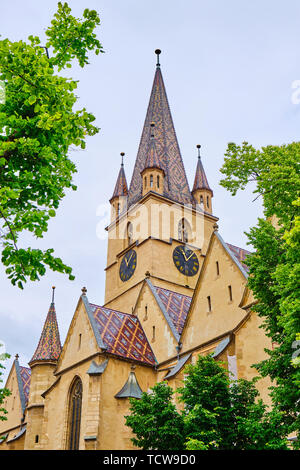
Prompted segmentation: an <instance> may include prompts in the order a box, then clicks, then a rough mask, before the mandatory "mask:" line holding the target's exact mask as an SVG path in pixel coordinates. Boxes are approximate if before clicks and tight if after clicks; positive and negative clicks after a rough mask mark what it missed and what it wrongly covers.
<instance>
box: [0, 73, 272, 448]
mask: <svg viewBox="0 0 300 470" xmlns="http://www.w3.org/2000/svg"><path fill="white" fill-rule="evenodd" d="M160 73H161V72H160V70H157V71H156V75H155V80H154V86H153V90H152V94H151V98H150V102H151V99H152V100H153V103H154V104H155V103H156V102H157V101H155V97H156V95H155V93H156V90H157V89H158V90H159V87H161V88H160V95H159V96H164V95H163V93H165V91H164V87H163V83H162V78H161V75H160ZM157 96H158V95H157ZM162 100H163V98H162ZM154 104H153V110H154V111H153V113H152V114H153V115H151V116H149V119H148V118H147V119H148V122H152V121H153V120H155V106H154ZM149 109H152V108H151V107H149ZM149 109H148V112H150V111H149ZM159 112H161V113H163V112H167V111H164V108H163V101H162V105H161V109H160V108H158V111H157V113H159ZM168 112H169V111H168ZM147 119H146V123H145V126H146V125H147ZM163 119H165V124H168V122H169V121H168V119H169V117H168V115H165V116H164V115H163V114H162V120H163ZM157 122H160V120H159V119H157ZM172 125H173V124H172ZM165 128H166V129H167V125H165ZM156 132H157V134H156V135H157V136H158V138H164V135H162V132H161V131H160V128H159V127H158V126H157V127H156ZM166 132H169V134H170V136H171V137H170V139H171V140H172V135H173V134H172V132H173V130H172V129H171V130H168V131H166ZM146 133H147V129H146V127H145V128H144V131H143V135H146ZM148 138H149V136H148ZM167 138H169V137H168V136H166V137H165V139H166V145H167V147H165V148H167V149H169V150H168V151H169V152H170V154H169V157H168V161H169V162H170V163H169V167H168V169H167V170H165V168H164V171H162V170H160V169H157V168H155V169H153V171H152V170H151V168H150V169H149V168H148V169H147V170H146V171H143V168H141V169H140V173H141V174H140V178H141V182H140V183H139V184H140V188H141V189H140V197H139V200H138V201H134V202H133V203H131V204H130V197H131V195H133V194H134V191H137V190H136V186H135V182H136V180H134V178H136V176H133V182H132V184H131V186H130V187H129V189H128V188H127V183H126V180H124V178H125V177H124V176H122V178H123V179H122V182H121V184H120V185H119V186H118V182H117V185H116V189H115V192H114V196H113V198H112V199H111V205H112V216H111V223H110V225H109V226H108V227H107V233H108V249H107V265H106V268H105V270H106V285H105V300H104V302H105V303H104V306H103V307H99V309H100V310H99V311H100V312H102V313H101V314H100V316H101V315H102V316H103V315H104V316H105V314H106V315H107V318H108V316H109V315H113V314H114V312H117V313H116V314H115V315H116V318H125V320H126V319H128V322H131V323H132V324H134V325H136V326H137V328H138V326H139V328H140V330H139V331H140V333H139V334H140V335H141V332H142V336H143V340H142V341H143V343H142V344H143V348H144V352H143V353H141V356H140V357H139V356H137V357H139V359H135V358H134V357H133V356H132V355H130V354H129V350H126V347H125V346H124V349H125V353H124V354H123V355H122V353H120V351H122V347H121V346H120V345H119V346H118V348H119V349H117V347H116V346H114V347H115V349H113V348H112V347H107V344H106V343H105V341H107V338H108V336H105V334H106V331H105V327H103V328H102V327H101V328H100V326H99V325H100V323H97V322H96V321H95V318H96V313H95V312H97V310H95V309H96V307H97V306H93V305H92V304H89V302H88V298H87V293H86V291H85V289H83V293H82V295H81V296H80V297H79V300H78V304H77V307H76V310H75V312H74V315H73V319H72V321H71V324H70V327H69V331H68V333H67V337H66V339H65V341H64V344H63V346H62V349H61V352H60V355H59V358H58V359H57V360H56V361H49V360H48V361H47V360H43V359H42V358H38V359H37V360H35V361H33V362H32V363H31V382H30V391H29V396H28V398H27V401H26V405H25V406H24V397H23V402H22V400H21V398H20V397H21V395H20V387H21V384H20V380H19V379H18V373H17V372H18V371H17V367H18V362H17V360H16V361H15V363H14V365H13V367H12V370H11V372H10V374H9V377H8V381H7V384H6V386H7V387H8V388H9V389H10V390H11V391H12V395H11V396H10V397H8V398H7V399H6V402H5V403H4V406H5V407H6V409H7V410H8V419H7V421H3V422H0V438H1V437H2V438H3V440H2V443H1V444H0V450H11V449H31V450H33V449H39V450H40V449H45V450H46V449H58V450H59V449H69V448H70V447H72V446H73V448H78V449H82V450H83V449H89V450H96V449H98V450H100V449H102V450H104V449H122V450H124V449H133V444H132V442H131V437H132V435H131V431H130V429H129V428H127V427H126V426H125V419H124V416H125V415H126V414H128V412H129V398H128V396H125V395H126V393H127V392H126V393H125V392H124V390H125V389H126V384H127V383H128V380H129V379H130V377H131V379H132V380H134V381H135V382H134V383H135V387H136V390H140V391H148V390H149V388H150V387H152V386H153V385H154V384H155V383H156V382H160V381H163V380H164V379H165V377H166V376H167V375H170V377H169V378H167V381H168V383H169V384H170V386H171V387H172V388H173V389H176V388H177V387H178V386H180V385H181V381H182V379H183V373H184V372H183V371H184V366H183V367H182V368H181V369H180V370H178V372H177V373H172V370H173V368H174V367H175V366H176V364H177V363H178V362H179V361H181V360H184V361H185V364H188V363H195V362H196V360H197V356H198V355H199V354H200V355H204V354H208V353H214V355H215V358H216V359H221V360H222V361H224V362H225V366H227V367H228V369H229V370H230V371H231V372H232V374H233V376H234V377H235V378H241V377H243V378H248V379H250V378H252V377H253V376H254V375H256V371H255V370H254V369H253V368H252V367H251V366H252V364H253V363H256V362H259V361H261V360H262V359H264V358H265V356H266V354H265V352H264V348H268V347H271V345H270V342H269V340H268V338H267V337H266V336H265V334H264V332H263V330H262V329H261V328H259V326H260V319H259V318H258V317H257V315H256V314H255V313H254V312H251V311H250V307H251V306H252V305H253V304H254V303H255V301H254V299H253V297H252V294H251V292H249V290H248V288H247V271H246V267H245V265H244V264H243V257H242V253H243V250H241V249H238V248H237V247H232V246H230V245H228V244H227V243H225V242H224V241H223V239H222V237H221V236H220V234H219V231H218V225H217V221H218V218H217V217H216V216H214V215H213V213H212V200H211V198H212V196H213V193H212V190H211V189H210V188H209V187H208V183H207V180H206V177H205V174H204V175H203V174H200V176H199V175H198V177H197V178H198V179H197V181H198V183H197V184H196V179H195V184H194V189H193V194H194V196H195V197H193V196H192V195H191V203H190V204H183V203H182V201H181V200H180V197H178V200H176V199H174V198H172V197H170V195H172V194H175V192H174V191H175V190H173V189H172V184H173V183H172V181H173V180H172V178H173V179H175V178H176V177H177V176H178V171H179V170H178V167H179V168H180V165H181V164H182V163H180V161H179V160H178V162H176V161H175V160H174V162H173V163H174V165H175V166H174V167H173V168H172V165H173V164H172V162H171V160H172V158H173V159H175V157H174V155H175V152H174V147H172V145H171V144H172V142H173V143H174V142H175V141H171V144H170V143H169V142H168V140H167ZM141 142H142V143H141V148H142V149H143V145H144V144H143V142H144V141H143V136H142V141H141ZM175 143H176V142H175ZM175 143H174V146H175ZM157 147H158V152H159V148H160V146H159V142H158V143H157ZM144 149H146V147H145V145H144ZM145 152H146V150H145ZM145 158H146V157H145ZM161 158H163V157H161ZM178 158H179V157H178ZM180 158H181V157H180ZM138 161H139V160H138V159H137V162H138ZM162 162H163V159H162ZM177 163H178V165H179V166H178V167H176V164H177ZM164 164H165V163H164ZM199 165H200V164H198V166H199ZM201 165H202V163H201ZM201 165H200V166H199V168H200V170H201V171H202V166H201ZM175 167H176V168H175ZM174 168H175V169H174ZM197 168H198V167H197ZM200 170H199V171H200ZM151 171H152V173H151ZM183 171H184V170H183ZM197 171H198V170H197ZM203 171H204V170H203ZM168 172H169V173H168ZM172 172H174V174H171V173H172ZM179 173H180V171H179ZM134 174H135V173H134ZM151 174H153V175H154V176H155V178H157V176H158V175H159V176H160V178H164V181H163V185H162V182H160V187H159V190H157V191H155V189H158V188H155V187H148V186H143V178H144V177H145V175H146V176H147V178H150V175H151ZM122 175H123V173H122ZM204 177H205V178H204ZM155 178H154V180H155ZM182 178H183V179H182V181H183V183H182V184H183V185H184V184H185V183H184V176H183V177H182ZM201 178H202V179H203V178H204V179H205V181H206V183H205V185H203V187H201V186H199V181H200V180H201ZM204 179H203V181H204ZM197 185H198V186H197ZM174 187H175V186H174ZM162 188H164V191H163V190H162ZM166 188H167V189H168V191H169V193H166ZM182 188H184V186H182ZM172 191H173V193H172ZM201 195H202V196H203V197H204V204H205V207H204V208H203V206H202V205H201V204H200V196H201ZM183 196H184V189H183V190H182V197H183ZM207 200H208V204H209V206H208V207H207ZM128 202H129V204H128ZM118 204H120V205H119V206H118ZM182 221H184V223H183V222H182ZM176 247H187V249H188V250H189V251H188V252H186V253H187V254H186V255H184V256H185V259H186V263H188V260H187V259H188V258H189V257H191V256H192V255H190V254H189V253H194V254H195V256H196V257H197V260H198V264H199V270H198V271H197V273H196V274H195V275H194V276H189V275H187V274H185V273H183V272H180V270H179V269H177V267H176V265H175V264H174V259H173V252H174V249H175V248H176ZM234 249H236V251H234ZM131 250H134V251H135V253H136V265H135V266H134V270H133V273H132V275H131V277H130V278H129V279H128V280H127V281H126V282H124V281H122V280H121V278H120V269H122V268H121V267H122V263H123V265H124V266H125V269H127V270H129V268H130V259H131V258H130V256H128V258H127V254H128V253H131ZM239 255H241V257H239ZM124 262H125V264H124ZM168 296H169V299H170V301H169V303H168V302H166V301H165V298H167V297H168ZM172 302H173V304H172V305H173V307H172V308H173V310H172V308H171V307H170V305H171V303H172ZM176 302H177V303H178V305H179V303H180V302H181V303H180V307H178V309H177V307H176ZM184 305H185V307H183V306H184ZM97 308H98V307H97ZM184 308H186V311H184ZM101 309H102V310H101ZM176 315H177V317H178V318H177V317H176ZM180 315H183V316H182V320H181V321H182V323H180V321H179V320H178V319H179V317H180ZM125 320H124V321H125ZM99 321H101V319H100V320H99ZM105 321H106V320H105ZM126 321H127V320H126ZM116 325H117V324H116ZM115 329H116V330H117V331H116V333H115V340H116V344H117V341H119V340H120V331H121V330H120V329H119V330H118V329H117V326H115ZM136 331H138V330H136ZM130 341H133V340H130ZM125 342H126V341H125ZM124 344H125V343H124ZM132 344H133V343H132V342H131V343H130V347H131V346H132ZM146 348H148V349H147V351H150V352H151V354H153V357H154V358H155V362H152V363H151V361H150V362H149V361H148V362H147V360H146V359H145V360H143V354H144V355H145V354H146V353H145V351H146ZM145 357H146V356H145ZM149 357H150V356H149ZM141 358H142V359H141ZM76 383H79V384H80V387H81V388H80V389H79V388H78V390H79V391H78V390H77V392H76V393H77V395H76V393H75V392H74V384H76ZM269 385H270V384H269V383H268V381H267V380H266V379H264V380H260V381H259V382H258V389H259V391H260V393H261V396H262V398H263V399H264V400H265V401H268V400H269V398H268V387H269ZM122 394H123V395H122ZM120 395H121V396H120ZM22 403H23V405H22ZM71 411H72V413H74V415H76V416H77V418H78V423H79V424H78V426H77V427H75V428H74V425H72V419H71V418H72V417H71V414H72V413H71ZM77 431H78V432H77ZM72 439H73V440H72ZM71 440H72V444H71ZM74 446H75V447H74Z"/></svg>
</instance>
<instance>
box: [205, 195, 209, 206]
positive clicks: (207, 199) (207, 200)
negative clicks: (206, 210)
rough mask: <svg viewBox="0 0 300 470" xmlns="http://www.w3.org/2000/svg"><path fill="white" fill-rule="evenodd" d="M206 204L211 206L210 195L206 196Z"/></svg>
mask: <svg viewBox="0 0 300 470" xmlns="http://www.w3.org/2000/svg"><path fill="white" fill-rule="evenodd" d="M206 204H207V207H209V197H208V196H207V198H206Z"/></svg>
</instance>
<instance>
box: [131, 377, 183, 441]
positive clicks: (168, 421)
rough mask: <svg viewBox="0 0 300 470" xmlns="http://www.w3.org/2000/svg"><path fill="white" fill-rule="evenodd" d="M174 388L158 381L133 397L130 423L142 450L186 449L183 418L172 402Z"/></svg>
mask: <svg viewBox="0 0 300 470" xmlns="http://www.w3.org/2000/svg"><path fill="white" fill-rule="evenodd" d="M172 396H173V391H172V389H171V387H169V386H168V385H167V384H166V383H159V384H156V385H155V386H154V387H153V388H151V393H146V392H144V393H143V395H142V397H141V399H140V400H138V399H135V398H130V412H131V414H130V415H127V416H125V419H126V425H127V426H129V427H131V429H132V430H133V432H134V434H135V436H136V437H134V438H132V442H133V444H134V445H135V446H136V447H139V448H141V449H157V450H164V449H168V450H180V449H183V443H184V440H183V420H182V417H181V415H180V414H179V413H178V412H177V411H176V407H175V405H174V404H173V403H172Z"/></svg>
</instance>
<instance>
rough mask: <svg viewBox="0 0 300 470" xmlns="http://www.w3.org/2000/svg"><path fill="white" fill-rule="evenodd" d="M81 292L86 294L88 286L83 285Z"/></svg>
mask: <svg viewBox="0 0 300 470" xmlns="http://www.w3.org/2000/svg"><path fill="white" fill-rule="evenodd" d="M81 292H82V295H86V293H87V288H86V287H83V288H82V289H81Z"/></svg>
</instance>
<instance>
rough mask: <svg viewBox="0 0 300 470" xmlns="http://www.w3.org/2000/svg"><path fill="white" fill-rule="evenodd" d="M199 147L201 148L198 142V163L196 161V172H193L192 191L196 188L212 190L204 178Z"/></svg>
mask: <svg viewBox="0 0 300 470" xmlns="http://www.w3.org/2000/svg"><path fill="white" fill-rule="evenodd" d="M200 148H201V145H199V144H198V145H197V149H198V163H197V167H196V174H195V180H194V186H193V190H192V192H194V191H197V189H206V190H208V191H211V192H212V190H211V188H210V186H209V184H208V181H207V178H206V174H205V171H204V167H203V165H202V161H201V155H200Z"/></svg>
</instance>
